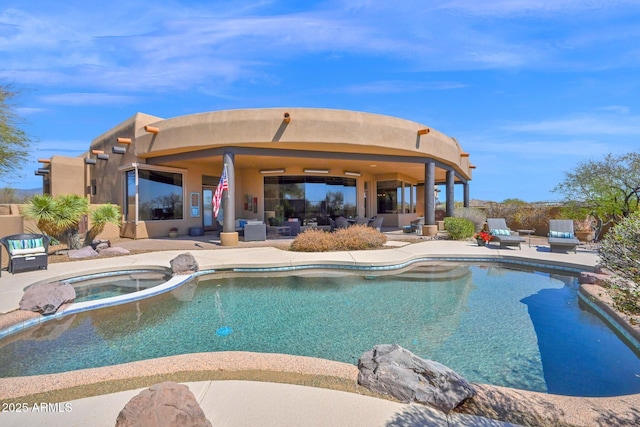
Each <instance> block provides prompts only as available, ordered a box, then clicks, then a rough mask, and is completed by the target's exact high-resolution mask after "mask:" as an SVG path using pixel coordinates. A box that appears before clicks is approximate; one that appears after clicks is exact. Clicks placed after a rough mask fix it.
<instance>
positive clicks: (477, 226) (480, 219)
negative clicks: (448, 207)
mask: <svg viewBox="0 0 640 427" xmlns="http://www.w3.org/2000/svg"><path fill="white" fill-rule="evenodd" d="M453 216H455V217H456V218H465V219H468V220H469V221H471V222H472V223H473V226H474V231H476V232H477V231H480V230H482V229H483V228H484V223H485V222H486V221H487V215H486V214H485V213H484V211H482V210H481V209H477V208H461V207H460V208H455V209H454V211H453Z"/></svg>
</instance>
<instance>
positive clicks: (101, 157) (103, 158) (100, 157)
mask: <svg viewBox="0 0 640 427" xmlns="http://www.w3.org/2000/svg"><path fill="white" fill-rule="evenodd" d="M96 157H97V158H98V160H109V155H108V154H104V153H102V154H98V155H97V156H96Z"/></svg>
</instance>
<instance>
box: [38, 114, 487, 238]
mask: <svg viewBox="0 0 640 427" xmlns="http://www.w3.org/2000/svg"><path fill="white" fill-rule="evenodd" d="M41 161H42V162H43V165H42V168H41V169H39V170H38V171H37V172H36V173H37V174H40V175H42V176H43V182H44V191H45V193H50V194H53V195H56V194H65V193H76V194H82V195H86V196H87V197H89V199H90V202H91V203H93V204H100V203H115V204H118V205H120V206H121V207H122V212H123V225H122V228H121V235H122V236H123V237H131V238H146V237H158V236H166V235H167V234H168V232H169V230H170V229H171V228H174V227H175V228H178V230H179V231H180V233H181V234H186V232H187V230H188V229H189V228H191V227H203V228H204V230H215V229H217V228H218V227H219V224H218V222H220V223H222V225H223V228H224V229H223V230H222V235H221V237H222V244H223V245H234V244H236V243H237V240H238V237H237V233H236V226H237V220H238V219H240V218H242V219H247V220H260V221H264V222H265V223H266V224H269V223H270V222H271V223H274V222H275V221H290V220H294V221H297V222H298V223H299V224H300V225H301V226H305V225H306V224H314V225H322V224H325V223H326V224H328V221H329V219H330V218H335V217H338V216H343V217H346V218H349V217H351V218H355V217H372V216H378V217H383V218H384V225H385V226H398V227H400V226H404V225H407V224H409V223H410V221H412V220H414V219H416V218H417V217H418V216H424V217H425V223H426V224H428V225H434V224H435V201H434V200H435V199H434V195H435V186H436V185H440V184H444V185H445V188H446V191H445V200H446V214H447V215H452V214H453V194H454V185H462V186H463V188H464V190H463V194H464V204H465V206H468V203H469V181H470V180H471V171H472V169H473V168H474V166H472V165H471V163H470V161H469V154H468V153H466V152H464V151H463V150H462V148H461V147H460V145H459V143H458V142H457V141H456V140H455V139H454V138H452V137H449V136H447V135H445V134H443V133H441V132H439V131H437V130H436V129H433V128H430V127H428V126H425V125H422V124H420V123H416V122H412V121H408V120H403V119H400V118H396V117H390V116H384V115H377V114H370V113H362V112H356V111H344V110H332V109H318V108H267V109H246V110H228V111H214V112H207V113H201V114H192V115H186V116H180V117H173V118H169V119H163V118H160V117H154V116H150V115H147V114H142V113H137V114H135V115H134V116H133V117H131V118H129V119H128V120H125V121H124V122H122V123H120V124H119V125H117V126H115V127H113V128H112V129H110V130H109V131H107V132H105V133H104V134H102V135H100V136H98V137H97V138H95V139H94V140H93V141H92V142H91V146H90V149H89V151H87V153H86V154H85V155H83V156H81V157H78V158H70V157H64V156H53V157H52V158H51V159H42V160H41ZM224 167H226V169H227V174H228V182H229V190H228V191H225V194H224V196H223V200H222V212H221V213H220V215H219V216H220V217H222V218H215V217H214V215H213V211H212V206H211V201H212V197H213V194H214V192H215V188H216V186H217V185H218V183H219V180H220V176H221V173H222V171H223V168H224ZM270 218H273V219H270ZM219 220H221V221H219Z"/></svg>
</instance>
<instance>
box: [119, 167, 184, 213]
mask: <svg viewBox="0 0 640 427" xmlns="http://www.w3.org/2000/svg"><path fill="white" fill-rule="evenodd" d="M126 185H127V189H126V194H127V220H129V221H132V220H134V219H135V218H133V212H134V208H133V207H134V206H135V194H136V188H135V170H131V171H127V184H126ZM182 195H183V189H182V174H179V173H172V172H163V171H154V170H145V169H138V220H139V221H161V220H170V219H182V218H183V217H184V214H183V197H182Z"/></svg>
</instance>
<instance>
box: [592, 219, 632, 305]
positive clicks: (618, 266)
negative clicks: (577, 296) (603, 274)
mask: <svg viewBox="0 0 640 427" xmlns="http://www.w3.org/2000/svg"><path fill="white" fill-rule="evenodd" d="M600 260H601V262H602V266H603V267H605V268H607V269H609V270H611V271H612V272H613V274H614V275H613V279H612V280H611V282H610V284H611V285H612V290H613V295H612V296H613V300H614V303H615V305H616V308H618V309H619V310H621V311H623V312H625V313H629V314H640V212H635V213H633V214H631V215H630V216H628V217H627V218H624V219H623V220H622V221H620V223H618V224H617V225H616V226H615V227H613V228H612V230H611V232H609V233H607V235H606V236H605V238H604V239H603V240H602V245H601V248H600Z"/></svg>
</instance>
